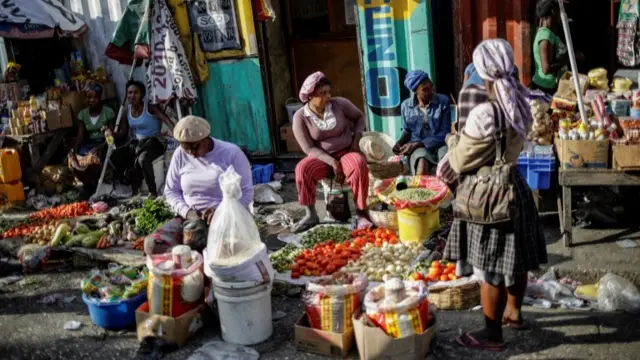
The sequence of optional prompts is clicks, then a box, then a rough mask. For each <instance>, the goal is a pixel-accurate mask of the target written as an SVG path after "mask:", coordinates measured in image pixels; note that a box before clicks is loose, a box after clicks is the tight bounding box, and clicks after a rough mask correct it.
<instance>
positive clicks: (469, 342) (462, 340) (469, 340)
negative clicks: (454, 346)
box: [456, 332, 504, 351]
mask: <svg viewBox="0 0 640 360" xmlns="http://www.w3.org/2000/svg"><path fill="white" fill-rule="evenodd" d="M456 342H457V343H458V344H459V345H460V346H462V347H465V348H467V349H474V350H489V351H502V350H504V343H500V344H496V345H493V344H488V343H482V342H480V341H478V340H477V339H476V338H475V337H473V335H471V332H468V333H466V334H464V335H461V336H457V337H456Z"/></svg>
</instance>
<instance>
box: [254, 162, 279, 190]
mask: <svg viewBox="0 0 640 360" xmlns="http://www.w3.org/2000/svg"><path fill="white" fill-rule="evenodd" d="M274 171H275V166H273V164H267V165H253V166H252V167H251V175H252V177H253V185H256V184H266V183H268V182H270V181H271V176H273V172H274Z"/></svg>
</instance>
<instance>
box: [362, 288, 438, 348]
mask: <svg viewBox="0 0 640 360" xmlns="http://www.w3.org/2000/svg"><path fill="white" fill-rule="evenodd" d="M364 307H365V310H366V314H367V316H368V317H369V319H370V320H371V321H373V322H374V323H375V324H376V325H378V326H379V327H380V328H381V329H382V330H384V332H385V333H386V334H387V335H389V336H391V337H394V338H403V337H408V336H411V335H416V334H422V333H423V332H424V331H425V330H426V329H427V327H428V324H429V300H428V299H427V287H426V286H425V284H424V282H422V281H402V280H400V279H390V280H388V281H386V282H385V283H384V284H383V285H379V286H376V287H375V288H373V289H371V291H369V292H368V293H367V295H366V296H365V298H364Z"/></svg>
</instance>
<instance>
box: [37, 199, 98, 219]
mask: <svg viewBox="0 0 640 360" xmlns="http://www.w3.org/2000/svg"><path fill="white" fill-rule="evenodd" d="M93 213H94V211H93V209H91V206H89V203H88V202H86V201H81V202H76V203H71V204H65V205H60V206H56V207H53V208H50V209H43V210H39V211H36V212H33V213H31V214H29V219H31V220H33V221H39V220H41V221H49V220H60V219H70V218H74V217H79V216H89V215H93Z"/></svg>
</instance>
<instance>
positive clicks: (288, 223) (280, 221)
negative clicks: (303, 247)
mask: <svg viewBox="0 0 640 360" xmlns="http://www.w3.org/2000/svg"><path fill="white" fill-rule="evenodd" d="M265 222H266V223H267V224H269V225H271V226H277V225H280V226H282V227H283V228H284V229H290V228H291V227H293V225H294V223H295V222H294V220H293V216H291V215H290V214H289V213H288V212H286V211H285V210H276V211H274V212H273V213H272V214H271V215H268V216H267V217H266V219H265Z"/></svg>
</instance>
